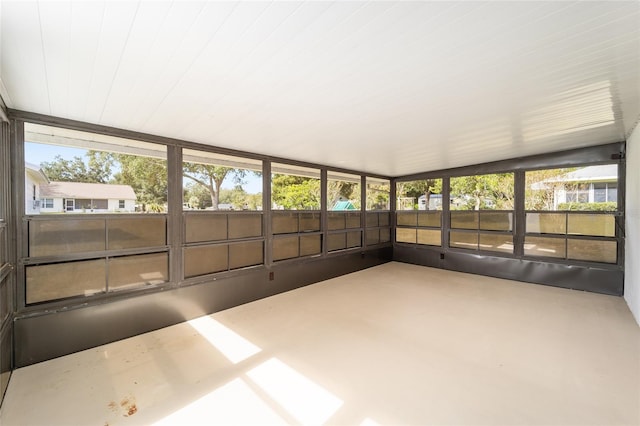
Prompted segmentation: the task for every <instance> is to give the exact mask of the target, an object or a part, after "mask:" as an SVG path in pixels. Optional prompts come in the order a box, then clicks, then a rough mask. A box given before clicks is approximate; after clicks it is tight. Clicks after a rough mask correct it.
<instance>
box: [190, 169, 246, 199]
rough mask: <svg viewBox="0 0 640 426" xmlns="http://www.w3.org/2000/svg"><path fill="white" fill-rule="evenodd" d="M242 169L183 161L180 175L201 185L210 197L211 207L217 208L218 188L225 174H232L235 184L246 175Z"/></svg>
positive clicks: (239, 182) (225, 176)
mask: <svg viewBox="0 0 640 426" xmlns="http://www.w3.org/2000/svg"><path fill="white" fill-rule="evenodd" d="M246 173H247V171H246V170H244V169H234V168H231V167H222V166H213V165H207V164H198V163H184V166H183V172H182V175H183V176H184V177H186V178H187V179H191V180H192V181H193V182H195V183H197V184H198V185H202V186H203V187H204V188H206V189H207V191H208V192H209V196H210V197H211V207H212V208H213V210H218V204H220V190H221V188H222V182H224V180H225V178H227V176H232V177H233V180H234V182H235V183H236V184H242V179H243V178H244V177H245V176H246Z"/></svg>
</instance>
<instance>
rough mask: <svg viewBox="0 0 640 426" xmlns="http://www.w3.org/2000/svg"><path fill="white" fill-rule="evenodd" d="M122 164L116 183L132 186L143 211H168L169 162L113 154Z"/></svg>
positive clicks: (115, 179) (115, 177)
mask: <svg viewBox="0 0 640 426" xmlns="http://www.w3.org/2000/svg"><path fill="white" fill-rule="evenodd" d="M112 155H113V158H114V159H115V161H117V162H118V163H119V164H120V171H119V172H118V173H116V174H115V176H114V180H113V182H114V183H118V184H122V185H131V187H132V188H133V190H134V192H135V193H136V197H137V203H138V204H140V205H141V206H142V210H143V211H153V212H158V211H160V212H162V211H166V205H167V161H166V160H161V159H158V158H148V157H138V156H135V155H127V154H112Z"/></svg>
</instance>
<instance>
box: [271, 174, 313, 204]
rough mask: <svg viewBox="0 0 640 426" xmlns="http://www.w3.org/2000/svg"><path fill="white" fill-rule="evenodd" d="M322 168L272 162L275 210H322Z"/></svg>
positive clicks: (272, 189) (272, 191) (272, 187)
mask: <svg viewBox="0 0 640 426" xmlns="http://www.w3.org/2000/svg"><path fill="white" fill-rule="evenodd" d="M320 199H321V196H320V170H318V169H311V168H308V167H301V166H294V165H291V164H279V163H272V164H271V208H272V209H273V210H320Z"/></svg>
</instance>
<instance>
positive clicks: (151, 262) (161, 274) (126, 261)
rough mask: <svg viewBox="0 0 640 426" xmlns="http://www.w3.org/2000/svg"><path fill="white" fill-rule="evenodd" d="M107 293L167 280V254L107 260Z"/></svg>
mask: <svg viewBox="0 0 640 426" xmlns="http://www.w3.org/2000/svg"><path fill="white" fill-rule="evenodd" d="M108 263H109V279H108V282H109V291H112V290H122V289H125V288H135V287H142V286H145V285H152V284H161V283H163V282H166V281H168V280H169V254H168V253H152V254H143V255H136V256H122V257H114V258H111V259H109V262H108Z"/></svg>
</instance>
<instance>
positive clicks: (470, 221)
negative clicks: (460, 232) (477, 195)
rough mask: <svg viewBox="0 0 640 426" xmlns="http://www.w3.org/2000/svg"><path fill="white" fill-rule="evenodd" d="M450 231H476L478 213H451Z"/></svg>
mask: <svg viewBox="0 0 640 426" xmlns="http://www.w3.org/2000/svg"><path fill="white" fill-rule="evenodd" d="M451 228H452V229H478V212H465V211H452V212H451Z"/></svg>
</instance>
